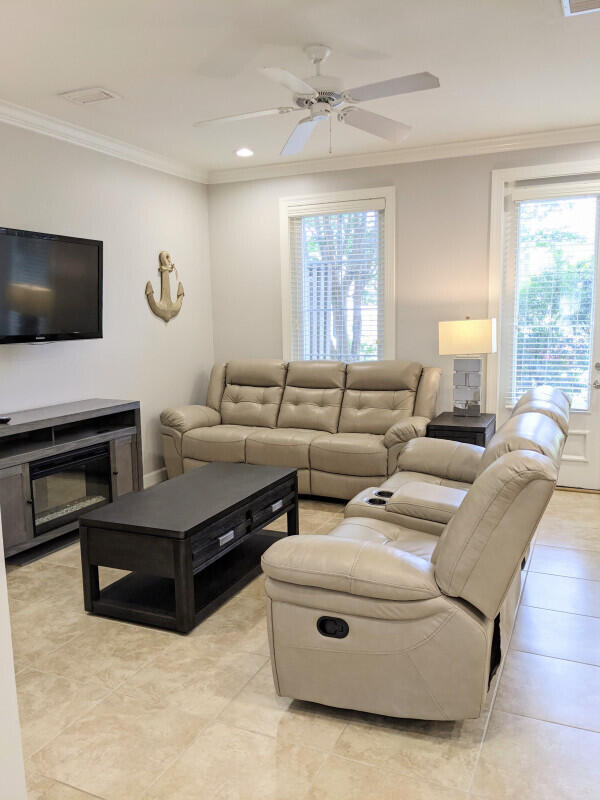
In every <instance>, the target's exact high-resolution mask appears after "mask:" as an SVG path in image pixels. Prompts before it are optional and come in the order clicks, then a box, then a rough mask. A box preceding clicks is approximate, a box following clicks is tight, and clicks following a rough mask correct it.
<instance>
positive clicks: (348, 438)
mask: <svg viewBox="0 0 600 800" xmlns="http://www.w3.org/2000/svg"><path fill="white" fill-rule="evenodd" d="M310 465H311V468H312V469H316V470H321V471H323V472H335V473H338V474H340V475H387V449H386V447H385V446H384V444H383V436H374V435H373V434H369V433H328V434H325V433H324V434H321V435H320V436H318V437H317V438H316V439H314V440H313V441H312V442H311V445H310Z"/></svg>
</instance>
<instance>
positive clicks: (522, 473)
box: [262, 398, 568, 720]
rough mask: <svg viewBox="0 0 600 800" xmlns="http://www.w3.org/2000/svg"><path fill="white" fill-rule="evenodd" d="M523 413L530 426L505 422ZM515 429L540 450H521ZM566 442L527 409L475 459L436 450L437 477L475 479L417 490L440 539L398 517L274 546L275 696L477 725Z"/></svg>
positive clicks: (270, 589) (270, 602)
mask: <svg viewBox="0 0 600 800" xmlns="http://www.w3.org/2000/svg"><path fill="white" fill-rule="evenodd" d="M529 399H530V400H531V401H533V400H535V398H529ZM544 402H546V401H544ZM522 405H525V404H522ZM519 407H522V406H519ZM528 415H529V419H525V418H526V417H528ZM519 417H520V418H521V419H525V422H519V423H515V422H514V421H512V420H514V419H515V418H519ZM563 422H564V419H563ZM566 422H567V424H568V412H567V416H566ZM523 426H524V427H523ZM523 431H526V432H528V433H529V434H533V435H534V436H535V435H539V436H540V440H538V441H536V440H535V439H532V440H528V441H527V442H525V438H524V435H523V436H520V435H519V434H520V433H521V434H522V433H523ZM565 438H566V437H565V432H564V431H563V429H562V427H561V426H559V424H558V423H557V422H556V421H555V419H553V417H552V414H543V413H540V412H538V411H532V410H528V411H526V412H523V413H522V414H521V413H518V414H515V415H514V416H513V417H512V418H511V420H509V422H508V423H507V424H506V425H504V426H503V427H502V428H501V429H500V431H499V432H498V434H497V437H494V439H495V440H496V441H494V440H492V442H491V443H490V445H488V448H486V451H485V453H484V454H481V453H480V454H479V456H478V459H477V463H475V462H474V461H473V463H471V461H470V460H469V458H467V459H466V461H465V462H464V463H463V461H462V460H461V459H460V458H458V460H456V459H455V458H452V457H450V458H449V459H448V458H446V456H448V454H449V450H448V446H447V445H448V444H452V443H446V442H443V441H441V440H431V441H432V442H433V443H434V444H436V445H439V446H440V453H441V454H442V455H443V458H442V461H443V464H444V467H443V470H438V471H443V472H445V474H450V475H453V476H455V477H457V476H462V477H463V478H464V477H470V476H471V475H472V477H473V481H472V483H469V482H468V481H459V480H456V481H455V480H454V478H447V479H444V478H439V476H438V478H439V480H440V481H441V480H448V481H454V482H455V483H462V485H463V486H464V487H465V488H462V489H457V488H456V487H445V486H442V485H441V483H438V484H432V483H429V484H427V483H426V482H424V483H426V486H425V488H427V487H428V486H429V487H431V488H433V489H434V490H435V489H436V488H440V489H442V490H444V491H443V492H442V494H444V495H445V497H446V501H447V505H448V506H449V508H448V509H446V511H447V513H448V517H449V521H448V522H447V523H446V524H445V525H440V528H441V531H442V532H441V535H439V532H438V533H435V532H432V531H427V530H423V529H422V528H421V529H419V528H418V527H417V526H415V524H414V523H415V519H416V518H415V517H411V516H410V514H405V519H406V522H403V523H402V524H400V523H399V522H398V518H397V515H394V514H388V517H387V518H384V519H379V518H374V517H371V516H351V517H348V518H346V519H345V520H344V521H343V522H342V523H341V524H340V525H339V526H337V527H336V528H335V529H334V530H333V531H332V532H331V533H330V534H328V535H327V536H299V537H296V536H294V537H288V538H286V539H282V540H280V541H278V542H276V543H275V544H274V545H273V546H272V547H270V548H269V549H268V550H267V551H266V553H265V554H264V556H263V559H262V566H263V570H264V572H265V574H266V576H267V578H266V582H265V589H266V594H267V620H268V627H269V642H270V649H271V664H272V668H273V677H274V681H275V686H276V690H277V692H278V694H280V695H285V696H289V697H294V698H297V699H302V700H310V701H313V702H318V703H324V704H327V705H333V706H338V707H342V708H353V709H357V710H360V711H367V712H372V713H378V714H386V715H390V716H398V717H413V718H417V719H436V720H457V719H466V718H472V717H477V716H479V714H480V713H481V710H482V708H483V704H484V702H485V699H486V695H487V691H488V687H489V683H490V680H491V676H492V675H493V672H494V670H495V669H496V668H497V666H498V664H499V662H500V658H501V655H502V652H503V648H504V643H505V642H506V641H507V639H508V636H509V634H510V630H511V628H512V624H513V621H514V615H515V610H516V606H517V603H518V598H519V593H520V575H521V562H522V560H523V558H524V555H525V554H526V552H527V550H528V548H529V545H530V542H531V538H532V537H533V535H534V533H535V530H536V527H537V525H538V522H539V520H540V518H541V516H542V514H543V512H544V510H545V508H546V506H547V504H548V502H549V500H550V497H551V496H552V492H553V490H554V486H555V484H556V479H557V475H558V466H559V460H560V456H561V453H562V449H563V447H564V442H565ZM422 441H423V442H425V441H426V440H422ZM525 443H526V444H527V449H522V446H523V444H525ZM427 449H428V451H429V446H428V448H427ZM544 450H546V451H547V452H543V451H544ZM431 455H432V454H431V452H428V457H431ZM486 457H487V458H486ZM484 459H485V460H484ZM427 463H429V462H427ZM414 466H415V465H414V464H413V467H414ZM455 470H457V471H455ZM465 470H466V471H465ZM423 474H428V473H423ZM413 483H414V482H413ZM422 483H423V482H422ZM409 486H410V482H408V483H405V484H404V489H407V487H409ZM400 488H401V489H402V487H400ZM448 489H450V494H448V491H447V490H448ZM453 491H454V492H456V491H458V492H460V493H461V497H460V498H459V499H460V502H455V500H453V496H452V492H453ZM414 499H415V498H413V500H414ZM417 499H418V498H417ZM453 504H454V505H455V508H454V505H453ZM405 505H406V506H407V507H408V506H409V505H410V504H409V502H408V500H406V501H405ZM406 510H407V508H405V509H404V511H406ZM438 513H440V512H439V509H438Z"/></svg>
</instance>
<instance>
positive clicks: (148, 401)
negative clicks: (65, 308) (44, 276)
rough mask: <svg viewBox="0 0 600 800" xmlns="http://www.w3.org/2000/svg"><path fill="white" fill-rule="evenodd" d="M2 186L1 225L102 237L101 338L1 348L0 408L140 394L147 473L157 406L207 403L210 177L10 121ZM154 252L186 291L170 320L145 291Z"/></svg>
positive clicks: (156, 448)
mask: <svg viewBox="0 0 600 800" xmlns="http://www.w3.org/2000/svg"><path fill="white" fill-rule="evenodd" d="M0 185H1V186H2V191H1V192H0V225H2V226H5V227H9V228H23V229H26V230H34V231H43V232H48V233H59V234H65V235H72V236H81V237H85V238H91V239H101V240H103V242H104V338H103V339H97V340H89V341H79V342H52V343H46V344H35V345H28V344H13V345H3V346H0V413H2V412H4V413H7V412H10V411H12V410H17V409H22V408H31V407H34V406H42V405H47V404H50V403H59V402H66V401H70V400H77V399H81V398H85V397H109V398H119V399H121V398H123V399H133V400H140V401H141V404H142V425H143V449H144V472H145V473H146V474H148V473H150V472H152V471H154V470H157V469H158V468H160V467H162V458H161V456H160V441H159V436H158V415H159V413H160V411H161V409H163V408H164V407H165V406H168V405H175V404H182V403H189V402H192V401H193V400H196V401H203V398H204V393H205V389H206V384H207V380H208V372H209V370H210V366H211V363H212V361H213V344H212V316H211V289H210V270H209V248H208V221H207V197H206V187H205V186H203V185H200V184H197V183H193V182H192V181H186V180H183V179H180V178H175V177H172V176H170V175H165V174H163V173H160V172H156V171H154V170H150V169H146V168H144V167H139V166H136V165H134V164H130V163H128V162H125V161H121V160H118V159H114V158H110V157H108V156H104V155H101V154H99V153H96V152H93V151H91V150H87V149H84V148H81V147H77V146H74V145H70V144H67V143H65V142H62V141H58V140H55V139H52V138H49V137H46V136H40V135H38V134H35V133H30V132H28V131H24V130H21V129H19V128H16V127H11V126H6V125H0ZM160 250H168V251H169V252H170V253H171V255H172V256H173V258H174V260H175V263H176V266H177V267H178V269H179V272H180V279H181V281H182V282H183V285H184V289H185V300H184V303H183V309H182V311H181V312H180V314H179V316H178V317H177V318H175V319H174V320H172V321H171V322H169V324H168V325H167V324H165V323H164V322H163V321H162V320H160V319H158V318H157V317H155V316H154V315H153V314H152V313H151V312H150V309H149V308H148V305H147V302H146V298H145V295H144V288H145V285H146V281H148V280H151V281H152V283H153V285H154V289H155V293H156V294H157V296H158V295H159V294H160V278H159V274H158V253H159V251H160ZM172 295H173V297H175V287H173V286H172Z"/></svg>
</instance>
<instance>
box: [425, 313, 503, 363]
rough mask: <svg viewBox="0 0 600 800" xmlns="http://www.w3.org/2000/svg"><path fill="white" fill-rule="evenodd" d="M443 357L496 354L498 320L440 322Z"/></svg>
mask: <svg viewBox="0 0 600 800" xmlns="http://www.w3.org/2000/svg"><path fill="white" fill-rule="evenodd" d="M438 332H439V350H440V355H441V356H458V355H460V356H469V355H480V354H481V353H495V352H496V320H495V318H493V319H459V320H455V321H451V322H438Z"/></svg>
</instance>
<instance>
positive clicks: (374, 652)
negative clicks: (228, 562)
mask: <svg viewBox="0 0 600 800" xmlns="http://www.w3.org/2000/svg"><path fill="white" fill-rule="evenodd" d="M278 602H283V601H278ZM286 602H287V601H286ZM391 602H403V601H398V600H396V601H391ZM406 602H419V601H414V600H408V601H406ZM423 602H426V601H423ZM288 605H292V604H291V603H288ZM302 608H312V606H302ZM320 610H321V609H315V611H320ZM336 613H337V612H336ZM339 613H342V612H339ZM350 616H354V617H361V618H362V619H377V620H380V619H381V618H380V617H368V616H363V615H362V614H351V615H350ZM430 616H435V615H433V614H430ZM455 616H456V610H453V611H448V612H445V615H444V619H443V620H442V621H441V622H440V624H439V625H438V626H437V628H436V629H435V630H433V631H432V632H431V633H429V634H428V635H427V636H426V637H425V638H424V639H420V640H419V641H418V642H414V643H413V644H411V645H409V646H408V647H402V648H401V649H400V650H354V651H353V652H352V653H348V652H343V651H340V650H333V649H330V648H324V647H310V646H308V645H294V644H287V645H285V646H286V647H287V648H288V649H290V650H292V649H293V650H311V651H316V652H325V653H338V654H340V653H342V654H343V655H344V656H345V657H346V656H352V655H365V654H370V655H390V656H391V655H397V654H400V653H405V654H406V655H408V654H409V653H410V652H411V650H416V649H417V648H419V647H423V645H425V644H427V642H429V641H430V640H431V639H433V638H435V637H436V636H437V635H438V634H439V632H440V631H441V630H442V629H443V628H444V626H445V625H447V624H448V623H449V622H450V621H451V620H452V619H454V617H455ZM423 619H427V617H423ZM382 621H383V622H391V623H394V622H405V621H406V620H402V619H383V620H382ZM411 663H412V659H411ZM413 666H414V667H415V669H417V672H418V671H419V670H418V668H417V667H416V665H414V664H413ZM420 674H421V673H419V675H420ZM421 677H423V676H421Z"/></svg>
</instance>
